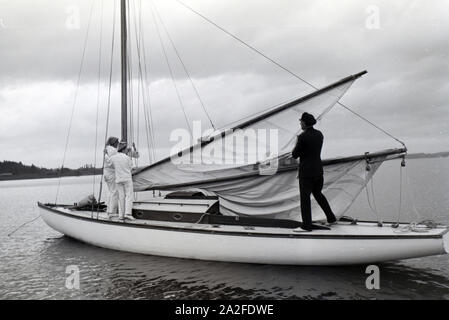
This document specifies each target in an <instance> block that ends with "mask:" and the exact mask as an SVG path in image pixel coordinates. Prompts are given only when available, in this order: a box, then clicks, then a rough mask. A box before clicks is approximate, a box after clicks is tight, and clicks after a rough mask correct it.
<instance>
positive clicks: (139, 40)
mask: <svg viewBox="0 0 449 320" xmlns="http://www.w3.org/2000/svg"><path fill="white" fill-rule="evenodd" d="M133 9H134V11H133V12H134V29H135V34H136V45H137V55H138V61H139V91H141V94H142V100H143V101H142V109H143V112H144V120H145V127H146V129H145V134H146V137H147V147H148V156H149V163H150V164H151V163H152V162H153V161H154V160H155V151H154V148H155V141H154V129H153V117H152V112H151V100H150V97H149V95H148V97H147V94H148V93H147V90H145V88H144V82H145V85H146V86H147V87H148V88H149V85H148V75H147V63H146V54H145V43H144V41H143V28H142V1H140V15H139V31H138V30H137V18H136V10H135V6H133ZM142 58H143V63H144V66H143V67H144V72H143V71H142ZM144 73H145V79H144ZM139 97H140V96H139ZM146 98H147V101H148V109H147V108H145V99H146ZM139 111H140V109H139V110H138V112H139ZM138 119H139V118H138Z"/></svg>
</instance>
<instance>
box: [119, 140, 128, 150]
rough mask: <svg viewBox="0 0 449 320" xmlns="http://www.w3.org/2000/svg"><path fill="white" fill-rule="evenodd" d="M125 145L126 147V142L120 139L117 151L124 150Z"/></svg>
mask: <svg viewBox="0 0 449 320" xmlns="http://www.w3.org/2000/svg"><path fill="white" fill-rule="evenodd" d="M127 147H128V143H126V142H123V141H122V142H120V143H119V144H118V148H117V151H118V152H121V151H123V150H125V149H126V148H127Z"/></svg>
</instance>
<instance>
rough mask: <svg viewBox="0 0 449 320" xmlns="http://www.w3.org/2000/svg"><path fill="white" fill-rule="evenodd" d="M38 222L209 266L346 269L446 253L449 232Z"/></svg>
mask: <svg viewBox="0 0 449 320" xmlns="http://www.w3.org/2000/svg"><path fill="white" fill-rule="evenodd" d="M40 209H41V217H42V219H43V220H44V221H45V222H46V223H47V224H48V225H49V226H50V227H51V228H53V229H54V230H56V231H58V232H60V233H62V234H64V235H66V236H69V237H72V238H74V239H77V240H79V241H82V242H85V243H88V244H92V245H95V246H98V247H103V248H107V249H113V250H120V251H127V252H133V253H139V254H147V255H156V256H166V257H176V258H186V259H199V260H210V261H224V262H240V263H259V264H280V265H349V264H367V263H376V262H384V261H392V260H402V259H409V258H416V257H424V256H431V255H440V254H445V253H447V252H448V251H449V233H448V232H447V231H448V230H447V229H446V228H443V227H442V228H436V229H433V230H430V231H428V232H426V233H413V232H398V230H397V229H393V228H391V227H388V226H385V227H383V228H379V227H377V226H375V224H373V223H371V224H370V223H362V224H359V225H357V226H352V225H349V224H339V225H337V226H335V227H333V228H332V230H331V231H326V230H324V231H322V230H319V231H314V232H312V233H307V232H295V231H293V230H290V229H279V228H250V229H249V228H244V227H241V226H219V227H217V226H211V225H201V224H185V223H174V222H157V221H136V222H130V223H123V222H119V221H109V220H107V219H101V218H100V219H98V220H97V219H92V218H91V214H90V213H88V212H72V211H70V210H68V209H65V208H50V207H46V206H43V205H40Z"/></svg>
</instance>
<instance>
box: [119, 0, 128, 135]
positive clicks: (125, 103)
mask: <svg viewBox="0 0 449 320" xmlns="http://www.w3.org/2000/svg"><path fill="white" fill-rule="evenodd" d="M120 12H121V19H120V20H121V51H122V52H121V65H122V68H121V70H122V71H121V72H122V141H123V142H128V56H127V46H128V34H127V19H126V0H121V10H120Z"/></svg>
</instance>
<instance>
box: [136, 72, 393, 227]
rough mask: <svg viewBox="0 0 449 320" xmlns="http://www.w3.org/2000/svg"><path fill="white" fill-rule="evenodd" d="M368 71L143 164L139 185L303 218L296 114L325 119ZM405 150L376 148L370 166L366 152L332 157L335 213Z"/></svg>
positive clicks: (329, 192) (328, 168)
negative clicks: (213, 197) (193, 192)
mask: <svg viewBox="0 0 449 320" xmlns="http://www.w3.org/2000/svg"><path fill="white" fill-rule="evenodd" d="M365 73H366V72H362V73H359V74H356V75H353V76H350V77H347V78H345V79H342V80H340V81H338V82H336V83H334V84H332V85H330V86H328V87H325V88H323V89H320V90H317V91H315V92H312V93H311V94H308V95H307V96H305V97H302V98H299V99H296V100H294V101H291V102H289V103H286V104H284V105H281V106H279V107H276V108H273V109H271V110H269V111H267V112H265V113H262V114H260V115H258V116H255V117H254V118H252V119H250V120H248V121H246V122H244V123H242V124H240V125H238V126H237V127H235V128H232V129H230V130H225V131H223V132H221V133H220V134H218V135H215V136H214V137H209V138H207V139H203V140H202V141H201V142H200V143H199V144H198V145H196V146H193V147H191V148H189V149H186V150H184V151H182V152H180V153H179V154H177V155H175V156H172V157H171V158H167V159H165V160H162V161H160V162H158V163H156V164H154V165H152V166H149V167H147V168H142V169H140V170H138V171H137V172H136V173H135V174H134V187H135V190H136V191H146V190H191V189H193V188H195V189H202V190H205V191H207V192H208V193H212V194H215V195H217V196H218V197H219V199H220V206H221V212H222V213H223V214H227V215H247V216H261V217H270V218H288V219H294V220H298V221H300V209H299V188H298V179H297V162H296V161H294V160H293V159H292V158H291V150H292V149H293V147H294V144H295V142H296V141H295V140H296V135H297V134H298V131H299V121H298V119H299V118H300V116H301V114H302V113H303V112H310V113H313V114H315V115H320V118H321V117H323V116H324V115H325V114H326V113H327V112H329V111H330V110H331V109H332V107H333V106H335V104H336V103H337V102H338V101H339V100H340V99H341V97H342V96H343V95H344V94H345V93H346V91H347V90H348V89H349V88H350V86H351V85H352V83H353V82H354V81H355V80H356V79H357V78H359V77H361V76H362V75H363V74H365ZM400 152H401V151H397V152H396V151H393V152H386V153H380V154H378V155H377V156H376V157H375V159H374V160H376V161H375V164H373V165H372V166H371V170H370V171H369V172H368V171H367V170H366V163H367V161H366V159H365V157H355V158H351V159H340V160H338V161H331V162H328V163H327V164H326V165H325V187H324V193H325V195H326V196H327V198H328V200H329V202H330V204H331V206H332V208H333V210H334V211H335V214H336V215H337V216H342V215H343V214H344V212H345V211H346V210H347V209H348V208H349V206H350V205H351V204H352V203H353V201H354V200H355V198H356V197H357V196H358V194H359V193H360V192H361V191H362V190H363V188H364V187H365V186H366V183H368V181H369V180H370V179H371V177H372V175H373V174H374V173H375V171H376V170H377V168H378V167H379V165H380V163H381V161H383V160H385V158H386V157H388V156H391V155H392V154H396V153H400ZM312 210H313V215H314V219H317V220H319V219H324V214H323V213H322V211H321V210H320V209H319V208H318V207H317V205H316V204H315V203H313V209H312Z"/></svg>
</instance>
